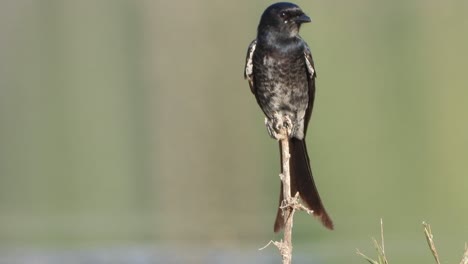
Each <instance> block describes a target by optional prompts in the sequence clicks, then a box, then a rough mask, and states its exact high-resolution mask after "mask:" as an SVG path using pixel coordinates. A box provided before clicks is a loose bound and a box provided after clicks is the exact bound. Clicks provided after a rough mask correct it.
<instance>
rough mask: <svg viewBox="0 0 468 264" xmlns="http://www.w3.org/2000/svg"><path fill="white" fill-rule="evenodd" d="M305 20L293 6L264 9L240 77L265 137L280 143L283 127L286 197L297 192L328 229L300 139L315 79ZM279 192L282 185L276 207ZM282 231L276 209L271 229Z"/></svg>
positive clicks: (329, 223)
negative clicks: (302, 30) (259, 115)
mask: <svg viewBox="0 0 468 264" xmlns="http://www.w3.org/2000/svg"><path fill="white" fill-rule="evenodd" d="M308 22H311V19H310V18H309V17H308V16H307V15H306V14H305V13H304V12H303V11H302V9H301V8H300V7H299V6H297V5H296V4H293V3H288V2H279V3H275V4H272V5H270V6H269V7H267V8H266V9H265V11H264V12H263V14H262V16H261V18H260V23H259V25H258V28H257V37H256V39H254V40H253V41H252V42H251V43H250V45H249V47H248V49H247V56H246V61H245V68H244V77H245V79H246V80H247V81H248V84H249V86H250V90H251V92H252V93H253V94H254V95H255V98H256V101H257V103H258V105H259V106H260V108H261V110H262V111H263V113H264V114H265V124H266V127H267V130H268V133H269V135H270V136H271V137H272V138H274V139H277V140H279V139H280V133H281V131H282V129H283V128H287V131H288V135H287V136H288V143H289V148H290V160H289V161H290V175H291V195H292V196H293V197H294V196H295V195H296V194H297V192H299V196H300V198H301V200H302V201H303V202H304V203H305V206H306V207H307V208H308V209H310V210H312V211H313V215H314V216H315V217H316V218H318V219H319V220H320V221H321V222H322V224H323V225H324V226H325V227H326V228H328V229H330V230H332V229H333V222H332V220H331V218H330V216H329V215H328V213H327V211H326V210H325V207H324V206H323V203H322V200H321V198H320V195H319V193H318V190H317V186H316V184H315V182H314V179H313V176H312V170H311V166H310V160H309V155H308V153H307V146H306V141H305V136H306V133H307V127H308V123H309V120H310V118H311V115H312V108H313V106H314V99H315V79H316V77H317V73H316V70H315V66H314V61H313V59H312V53H311V51H310V48H309V46H308V45H307V43H306V42H305V41H304V40H303V39H302V38H301V36H299V29H300V28H301V25H302V24H304V23H308ZM280 151H281V143H280ZM282 189H283V184H282V183H281V190H280V199H279V200H280V205H281V202H282V200H283V191H282ZM283 228H284V217H283V214H282V210H281V208H280V206H278V210H277V214H276V220H275V224H274V231H275V232H279V231H280V230H281V229H283Z"/></svg>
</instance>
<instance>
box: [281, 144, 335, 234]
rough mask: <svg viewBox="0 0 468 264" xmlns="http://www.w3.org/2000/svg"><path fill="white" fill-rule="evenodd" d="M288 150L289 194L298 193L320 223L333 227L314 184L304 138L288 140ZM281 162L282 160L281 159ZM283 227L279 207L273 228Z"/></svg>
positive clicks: (329, 227)
mask: <svg viewBox="0 0 468 264" xmlns="http://www.w3.org/2000/svg"><path fill="white" fill-rule="evenodd" d="M280 150H281V144H280ZM289 151H290V155H291V158H290V160H289V165H290V174H291V195H292V196H294V195H296V193H297V192H299V195H300V197H301V199H302V201H303V202H304V203H305V205H306V206H307V208H309V209H310V210H313V211H314V213H313V214H314V216H316V217H317V218H319V219H320V221H321V222H322V224H323V225H324V226H325V227H326V228H328V229H333V222H332V220H331V218H330V216H328V214H327V212H326V211H325V207H324V206H323V204H322V200H321V199H320V196H319V193H318V190H317V187H316V186H315V182H314V178H313V176H312V170H311V168H310V161H309V155H308V154H307V147H306V144H305V140H303V139H302V140H301V139H297V138H291V139H290V140H289ZM281 164H283V161H282V160H281ZM281 201H283V184H282V183H281V190H280V201H279V202H280V204H281ZM283 227H284V218H283V214H282V211H281V209H280V208H278V211H277V213H276V220H275V226H274V230H275V232H278V231H280V230H281V229H282V228H283Z"/></svg>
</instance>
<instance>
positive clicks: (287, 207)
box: [273, 129, 298, 264]
mask: <svg viewBox="0 0 468 264" xmlns="http://www.w3.org/2000/svg"><path fill="white" fill-rule="evenodd" d="M282 136H283V137H282V138H281V139H280V141H281V150H282V151H281V160H282V161H283V164H281V166H282V168H283V169H282V172H283V173H281V174H280V179H281V182H282V183H283V190H282V191H283V201H282V202H281V210H282V213H283V217H284V221H285V223H284V233H283V240H281V241H279V242H278V241H276V242H273V244H274V245H275V246H276V247H277V248H278V250H279V251H280V254H281V257H282V259H283V264H290V263H291V259H292V228H293V217H294V210H295V207H294V204H297V203H298V201H297V196H296V197H294V198H295V199H293V198H292V197H291V174H290V172H289V159H290V157H291V155H290V154H289V153H290V152H289V139H288V131H287V129H283V130H282Z"/></svg>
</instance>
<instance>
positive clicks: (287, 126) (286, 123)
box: [265, 114, 293, 140]
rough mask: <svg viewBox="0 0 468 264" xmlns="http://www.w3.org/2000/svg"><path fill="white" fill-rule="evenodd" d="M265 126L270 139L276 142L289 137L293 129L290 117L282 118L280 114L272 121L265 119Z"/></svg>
mask: <svg viewBox="0 0 468 264" xmlns="http://www.w3.org/2000/svg"><path fill="white" fill-rule="evenodd" d="M265 125H266V127H267V130H268V134H269V135H270V137H272V138H274V139H276V140H281V139H284V138H287V137H289V136H290V135H291V132H292V129H293V125H292V121H291V119H290V118H289V117H288V116H282V115H279V114H275V116H274V118H272V119H268V118H265Z"/></svg>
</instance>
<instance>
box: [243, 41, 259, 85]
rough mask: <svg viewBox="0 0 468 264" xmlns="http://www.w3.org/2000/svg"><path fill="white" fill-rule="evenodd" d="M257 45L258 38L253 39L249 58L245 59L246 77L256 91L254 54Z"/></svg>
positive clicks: (248, 54)
mask: <svg viewBox="0 0 468 264" xmlns="http://www.w3.org/2000/svg"><path fill="white" fill-rule="evenodd" d="M256 46H257V40H254V41H252V43H250V45H249V49H248V50H247V59H246V61H245V70H244V78H245V79H247V81H248V82H249V86H250V90H251V91H252V93H254V83H253V54H254V51H255V47H256Z"/></svg>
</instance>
